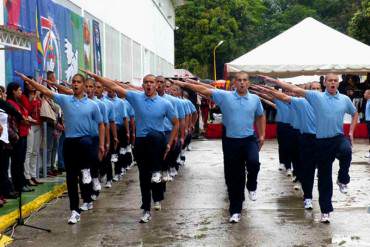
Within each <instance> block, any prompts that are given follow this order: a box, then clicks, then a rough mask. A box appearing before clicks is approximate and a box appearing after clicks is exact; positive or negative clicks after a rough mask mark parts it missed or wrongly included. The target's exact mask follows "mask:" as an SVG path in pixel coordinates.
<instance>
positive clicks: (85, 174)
mask: <svg viewBox="0 0 370 247" xmlns="http://www.w3.org/2000/svg"><path fill="white" fill-rule="evenodd" d="M81 172H82V183H83V184H89V183H91V174H90V169H82V170H81Z"/></svg>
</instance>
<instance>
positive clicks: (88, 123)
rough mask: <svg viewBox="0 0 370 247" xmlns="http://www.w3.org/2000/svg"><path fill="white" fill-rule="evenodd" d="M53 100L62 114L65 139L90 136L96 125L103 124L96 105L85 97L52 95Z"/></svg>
mask: <svg viewBox="0 0 370 247" xmlns="http://www.w3.org/2000/svg"><path fill="white" fill-rule="evenodd" d="M53 99H54V100H55V102H56V103H57V104H58V105H60V107H61V108H62V110H63V112H64V124H65V135H66V137H67V138H76V137H82V136H91V133H92V130H93V129H96V124H97V123H103V117H102V115H101V114H100V111H99V107H98V105H97V104H96V103H95V102H94V101H92V100H90V99H88V98H87V97H86V96H85V97H83V98H81V99H77V98H76V97H74V96H73V95H64V94H57V93H54V94H53Z"/></svg>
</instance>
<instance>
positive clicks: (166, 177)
mask: <svg viewBox="0 0 370 247" xmlns="http://www.w3.org/2000/svg"><path fill="white" fill-rule="evenodd" d="M162 180H163V181H164V182H171V181H172V177H171V176H170V174H169V172H168V171H164V172H163V175H162Z"/></svg>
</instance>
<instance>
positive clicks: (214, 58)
mask: <svg viewBox="0 0 370 247" xmlns="http://www.w3.org/2000/svg"><path fill="white" fill-rule="evenodd" d="M223 43H224V41H223V40H221V41H220V42H218V44H217V45H216V46H215V48H213V77H214V79H215V81H216V80H217V78H216V49H217V48H218V47H219V46H220V45H222V44H223Z"/></svg>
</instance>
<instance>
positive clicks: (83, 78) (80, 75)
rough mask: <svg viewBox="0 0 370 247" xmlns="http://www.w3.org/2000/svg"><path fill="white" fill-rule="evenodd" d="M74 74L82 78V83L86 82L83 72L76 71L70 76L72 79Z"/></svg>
mask: <svg viewBox="0 0 370 247" xmlns="http://www.w3.org/2000/svg"><path fill="white" fill-rule="evenodd" d="M75 76H79V77H80V78H81V79H82V83H85V82H86V78H85V76H84V75H83V74H80V73H77V74H75V75H74V76H73V77H72V79H73V78H75Z"/></svg>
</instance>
